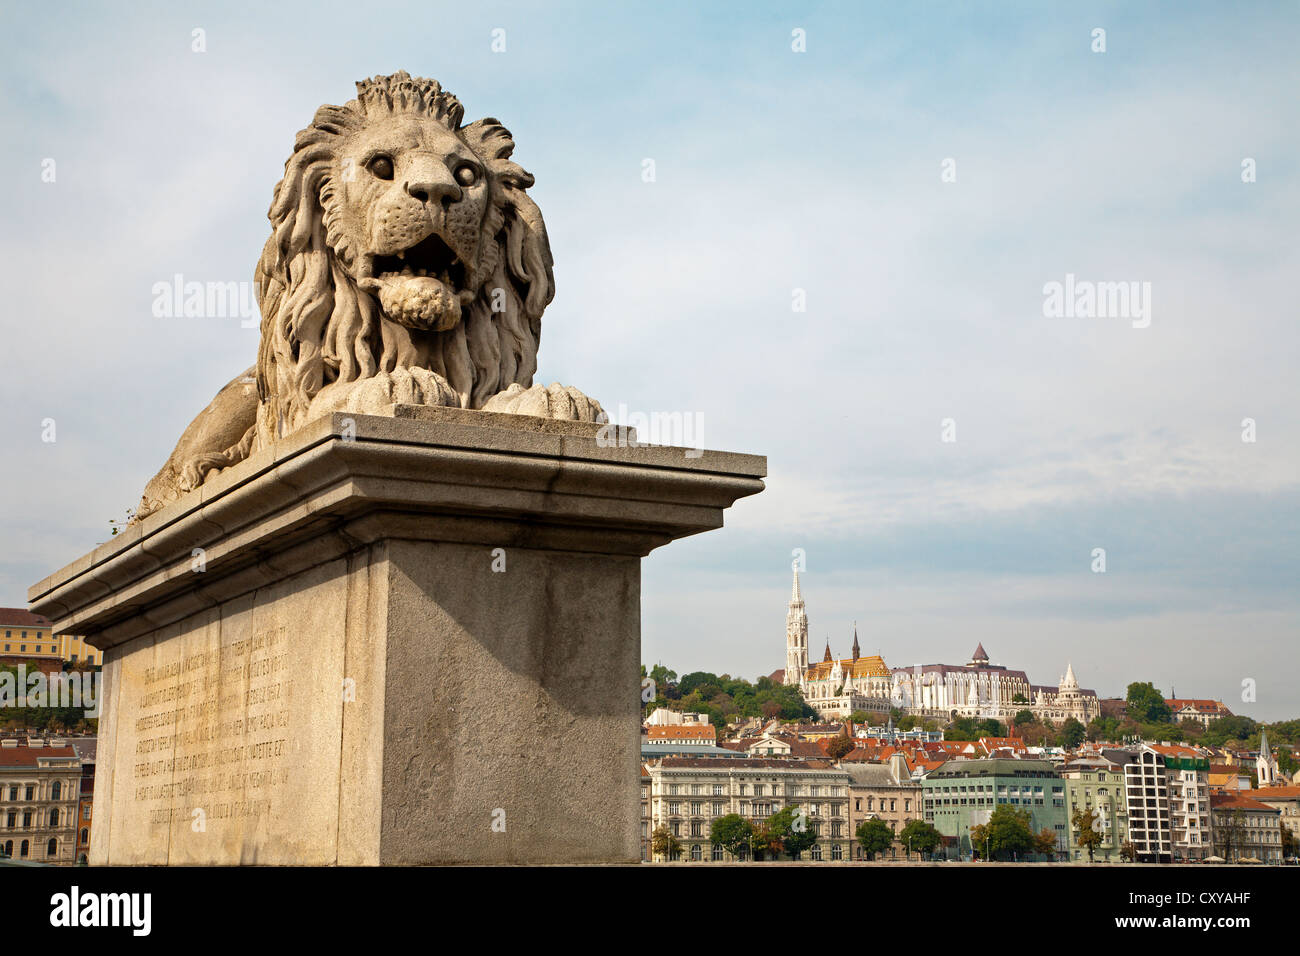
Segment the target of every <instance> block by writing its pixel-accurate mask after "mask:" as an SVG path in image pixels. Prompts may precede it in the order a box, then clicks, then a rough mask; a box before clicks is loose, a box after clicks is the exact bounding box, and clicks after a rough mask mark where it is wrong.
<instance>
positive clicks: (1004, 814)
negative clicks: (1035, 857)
mask: <svg viewBox="0 0 1300 956" xmlns="http://www.w3.org/2000/svg"><path fill="white" fill-rule="evenodd" d="M1030 819H1031V818H1030V815H1029V811H1028V810H1020V809H1017V808H1016V807H1013V806H1011V804H1009V803H1003V804H1000V805H998V807H996V808H995V809H994V811H993V813H992V814H991V815H990V816H989V821H988V823H981V824H977V825H976V826H973V827H971V830H970V840H971V848H972V849H973V850H975V851H976V852H977V853H979V854H980V856H984V854H985V852H986V850H987V853H988V858H989V859H993V860H1005V859H1007V858H1009V857H1019V856H1023V855H1025V854H1027V853H1032V852H1033V851H1034V848H1035V841H1036V837H1035V836H1034V831H1033V829H1032V828H1031V827H1030ZM1053 839H1055V837H1053Z"/></svg>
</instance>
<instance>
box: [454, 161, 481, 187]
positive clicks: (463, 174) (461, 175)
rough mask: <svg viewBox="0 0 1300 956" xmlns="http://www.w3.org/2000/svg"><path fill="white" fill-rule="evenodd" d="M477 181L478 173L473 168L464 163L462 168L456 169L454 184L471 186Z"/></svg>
mask: <svg viewBox="0 0 1300 956" xmlns="http://www.w3.org/2000/svg"><path fill="white" fill-rule="evenodd" d="M477 181H478V173H477V172H475V171H474V167H473V166H470V165H469V164H468V163H466V164H465V165H464V166H457V167H456V182H458V183H460V184H461V185H462V186H473V185H474V183H476V182H477Z"/></svg>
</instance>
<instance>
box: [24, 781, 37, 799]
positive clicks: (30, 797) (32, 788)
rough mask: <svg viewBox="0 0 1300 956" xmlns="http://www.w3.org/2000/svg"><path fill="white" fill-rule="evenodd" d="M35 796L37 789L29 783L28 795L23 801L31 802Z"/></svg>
mask: <svg viewBox="0 0 1300 956" xmlns="http://www.w3.org/2000/svg"><path fill="white" fill-rule="evenodd" d="M35 794H36V788H35V787H33V786H32V785H31V784H30V783H29V784H28V785H27V795H26V796H25V797H23V799H24V800H30V799H32V797H33V796H34V795H35Z"/></svg>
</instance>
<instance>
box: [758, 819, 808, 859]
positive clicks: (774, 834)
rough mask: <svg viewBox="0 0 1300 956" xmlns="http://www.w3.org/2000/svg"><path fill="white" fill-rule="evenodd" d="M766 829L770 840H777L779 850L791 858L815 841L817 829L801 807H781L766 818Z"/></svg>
mask: <svg viewBox="0 0 1300 956" xmlns="http://www.w3.org/2000/svg"><path fill="white" fill-rule="evenodd" d="M767 830H768V835H769V837H770V838H771V842H773V843H776V842H778V841H779V843H780V846H781V851H782V852H783V853H785V854H786V856H788V857H790V858H791V859H795V858H797V857H798V856H799V854H800V853H802V852H803V851H804V850H807V849H808V848H809V847H811V846H812V845H813V844H814V843H816V842H817V831H816V830H814V829H813V828H812V826H811V825H810V824H809V823H808V814H807V813H805V812H804V810H803V808H802V807H782V808H781V809H780V810H778V811H776V813H774V814H772V815H771V816H770V817H768V818H767Z"/></svg>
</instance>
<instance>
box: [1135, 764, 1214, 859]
mask: <svg viewBox="0 0 1300 956" xmlns="http://www.w3.org/2000/svg"><path fill="white" fill-rule="evenodd" d="M1148 748H1149V749H1150V750H1153V751H1155V752H1156V753H1158V754H1161V755H1162V756H1163V757H1164V758H1165V780H1166V782H1167V784H1168V789H1169V825H1170V834H1171V842H1172V851H1173V858H1174V859H1175V860H1193V861H1195V860H1203V859H1205V858H1206V857H1207V856H1212V855H1213V853H1214V840H1213V838H1212V834H1213V829H1212V826H1211V818H1210V761H1209V759H1208V758H1206V757H1202V756H1201V755H1200V753H1198V752H1197V751H1196V750H1194V749H1193V748H1191V747H1184V746H1182V745H1181V744H1150V745H1148Z"/></svg>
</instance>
